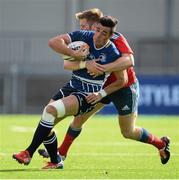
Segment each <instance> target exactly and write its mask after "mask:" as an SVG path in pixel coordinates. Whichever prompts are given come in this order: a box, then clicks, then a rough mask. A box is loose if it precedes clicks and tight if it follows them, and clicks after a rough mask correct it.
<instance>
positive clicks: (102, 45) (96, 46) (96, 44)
mask: <svg viewBox="0 0 179 180" xmlns="http://www.w3.org/2000/svg"><path fill="white" fill-rule="evenodd" d="M109 43H110V40H107V41H106V42H103V43H100V42H95V41H94V46H95V48H96V49H102V48H104V47H106V46H108V45H109Z"/></svg>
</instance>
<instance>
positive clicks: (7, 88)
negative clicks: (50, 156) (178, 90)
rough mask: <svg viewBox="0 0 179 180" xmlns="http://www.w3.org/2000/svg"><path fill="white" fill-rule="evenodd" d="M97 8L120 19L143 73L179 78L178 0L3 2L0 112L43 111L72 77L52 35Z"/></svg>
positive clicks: (0, 5) (0, 6)
mask: <svg viewBox="0 0 179 180" xmlns="http://www.w3.org/2000/svg"><path fill="white" fill-rule="evenodd" d="M93 7H98V8H100V9H101V10H102V11H103V12H104V13H105V14H110V15H113V16H115V17H117V18H120V24H119V30H120V32H122V33H123V34H124V35H125V36H126V37H127V40H128V41H129V43H130V45H131V47H132V48H133V49H134V51H135V69H136V72H137V74H139V75H140V77H142V76H143V75H149V76H150V75H156V76H157V75H160V77H161V76H162V75H172V76H173V75H175V76H178V77H179V59H178V52H179V22H178V16H179V1H178V0H150V1H149V0H110V1H109V0H95V1H90V0H86V1H83V0H36V1H34V0H28V1H24V0H8V1H6V0H0V112H1V113H40V112H41V110H42V109H43V106H44V105H45V104H46V103H47V102H48V101H49V99H50V97H51V96H52V94H53V93H55V91H56V90H57V89H58V87H60V86H62V85H63V84H65V82H66V81H67V80H68V79H69V78H70V72H67V71H64V70H63V62H62V60H61V57H60V56H58V55H57V54H55V53H54V52H53V51H52V50H51V49H50V48H49V47H48V39H49V38H50V37H53V36H56V35H57V34H61V33H65V32H69V31H72V30H75V29H78V22H77V21H76V20H75V17H74V14H75V13H76V12H78V11H80V10H84V9H89V8H93ZM176 85H177V84H176ZM178 97H179V95H178ZM178 108H179V101H178Z"/></svg>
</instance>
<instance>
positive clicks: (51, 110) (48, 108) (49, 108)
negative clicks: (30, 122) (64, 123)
mask: <svg viewBox="0 0 179 180" xmlns="http://www.w3.org/2000/svg"><path fill="white" fill-rule="evenodd" d="M46 113H48V114H51V115H52V116H54V117H57V110H56V108H55V107H54V106H52V105H50V104H49V105H47V106H46Z"/></svg>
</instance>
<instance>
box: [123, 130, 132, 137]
mask: <svg viewBox="0 0 179 180" xmlns="http://www.w3.org/2000/svg"><path fill="white" fill-rule="evenodd" d="M121 134H122V135H123V137H124V138H127V139H132V137H133V133H132V130H130V129H128V130H121Z"/></svg>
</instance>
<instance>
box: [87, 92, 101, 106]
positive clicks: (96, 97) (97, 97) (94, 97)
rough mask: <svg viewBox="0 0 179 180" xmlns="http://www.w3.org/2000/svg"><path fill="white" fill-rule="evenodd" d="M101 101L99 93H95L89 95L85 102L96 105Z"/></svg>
mask: <svg viewBox="0 0 179 180" xmlns="http://www.w3.org/2000/svg"><path fill="white" fill-rule="evenodd" d="M101 99H102V96H101V94H100V93H98V92H96V93H92V94H89V95H88V96H87V97H86V100H87V102H88V103H89V104H96V103H98V102H99V101H100V100H101Z"/></svg>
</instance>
